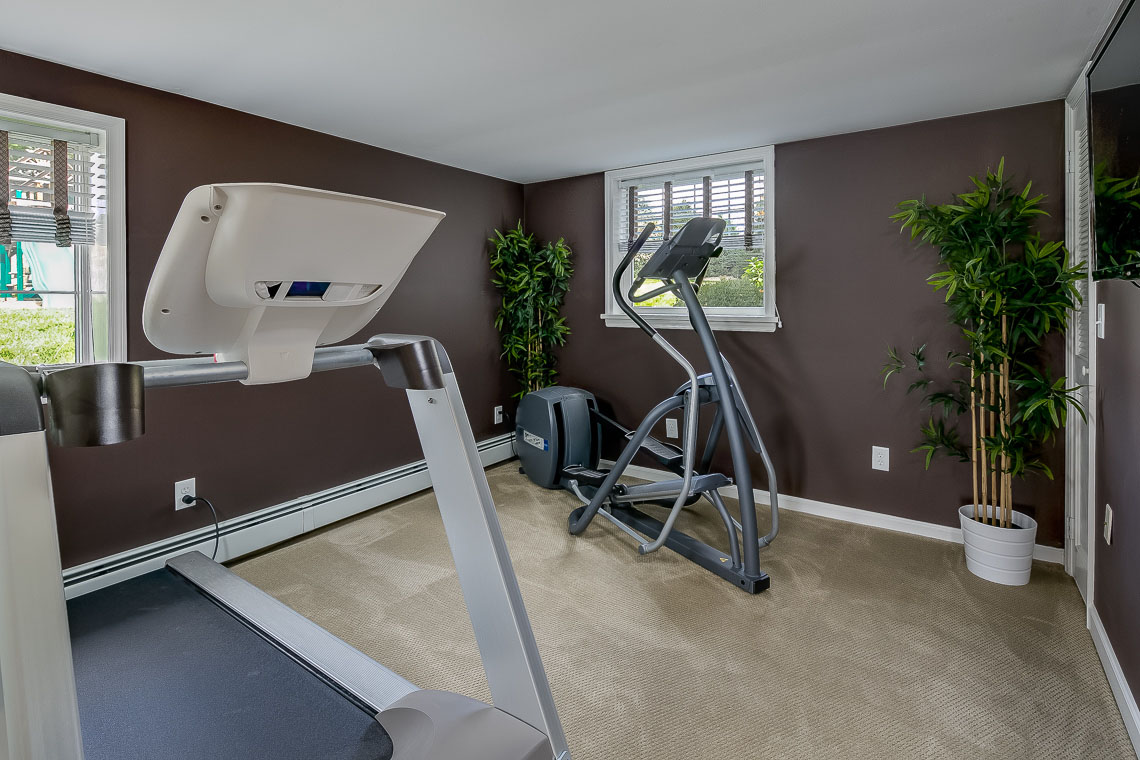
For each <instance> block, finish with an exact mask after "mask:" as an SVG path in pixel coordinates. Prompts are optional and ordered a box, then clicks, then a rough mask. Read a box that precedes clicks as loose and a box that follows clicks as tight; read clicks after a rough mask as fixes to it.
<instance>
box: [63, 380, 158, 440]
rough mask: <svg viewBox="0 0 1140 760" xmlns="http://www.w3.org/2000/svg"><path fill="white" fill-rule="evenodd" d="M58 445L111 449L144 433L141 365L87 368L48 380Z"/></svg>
mask: <svg viewBox="0 0 1140 760" xmlns="http://www.w3.org/2000/svg"><path fill="white" fill-rule="evenodd" d="M44 394H45V395H46V396H47V399H48V415H49V419H50V421H51V424H50V425H49V426H48V427H49V429H50V433H49V435H50V436H51V440H52V442H53V443H55V444H56V445H57V446H109V445H111V444H114V443H122V442H124V441H130V440H134V439H135V438H138V437H139V436H141V435H142V434H143V432H144V431H145V425H144V419H143V368H142V367H141V366H139V365H137V364H126V363H121V364H120V363H107V364H84V365H79V366H73V367H67V368H65V369H59V370H52V371H49V372H46V373H45V376H44Z"/></svg>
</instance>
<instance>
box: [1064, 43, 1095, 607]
mask: <svg viewBox="0 0 1140 760" xmlns="http://www.w3.org/2000/svg"><path fill="white" fill-rule="evenodd" d="M1090 67H1091V64H1090V65H1086V66H1085V68H1084V70H1083V71H1082V72H1081V75H1080V76H1079V77H1078V78H1077V81H1076V82H1075V83H1074V84H1073V87H1072V89H1071V90H1070V92H1069V95H1068V97H1067V98H1066V99H1065V155H1066V173H1065V243H1066V246H1067V247H1068V248H1069V250H1070V251H1075V250H1076V248H1077V244H1078V240H1077V236H1078V234H1079V233H1080V231H1079V230H1078V219H1079V216H1078V208H1077V204H1078V202H1079V193H1078V191H1077V190H1078V182H1079V181H1080V180H1082V179H1083V178H1082V173H1085V175H1086V176H1087V174H1088V173H1089V165H1088V163H1087V162H1082V161H1081V160H1080V158H1079V154H1078V151H1077V146H1076V126H1075V123H1076V121H1077V115H1076V110H1075V108H1085V109H1087V108H1088V97H1089V93H1088V73H1089V68H1090ZM1086 128H1087V129H1088V128H1091V124H1086ZM1090 150H1091V148H1090ZM1087 181H1089V182H1091V181H1092V178H1091V177H1088V179H1087ZM1090 203H1091V191H1090ZM1089 224H1090V227H1091V224H1092V223H1091V215H1090V223H1089ZM1086 234H1088V235H1090V236H1091V234H1092V233H1091V229H1090V230H1088V231H1087V232H1086ZM1089 242H1090V244H1089V248H1088V251H1089V253H1088V257H1089V264H1090V267H1089V272H1088V274H1087V281H1086V282H1087V291H1086V293H1087V294H1086V300H1087V303H1088V314H1089V319H1088V320H1087V323H1086V324H1085V325H1084V328H1085V329H1086V330H1087V331H1088V334H1087V335H1086V340H1087V345H1088V376H1087V377H1080V376H1079V375H1078V372H1077V368H1076V364H1077V359H1076V356H1075V352H1074V344H1075V338H1074V334H1073V330H1076V329H1080V327H1081V325H1080V323H1079V321H1078V320H1073V322H1072V323H1071V324H1070V328H1069V335H1068V336H1066V340H1065V370H1066V375H1067V376H1068V377H1070V378H1073V379H1074V380H1076V381H1077V382H1082V383H1084V384H1086V385H1087V386H1088V394H1087V396H1086V398H1087V409H1086V410H1085V411H1086V414H1087V415H1088V425H1087V427H1088V433H1087V435H1088V438H1089V442H1088V456H1087V459H1086V460H1085V461H1078V459H1079V458H1080V454H1079V448H1078V447H1077V446H1076V445H1075V439H1076V436H1077V434H1078V432H1077V431H1078V429H1077V428H1076V427H1074V426H1073V425H1072V424H1070V425H1069V426H1067V427H1066V431H1065V451H1066V455H1065V464H1066V466H1065V476H1066V477H1065V570H1066V571H1067V572H1068V573H1069V574H1070V575H1072V574H1073V572H1074V571H1073V553H1074V551H1075V535H1074V529H1075V527H1076V514H1075V510H1076V505H1077V504H1078V501H1079V499H1080V494H1078V493H1077V489H1078V488H1080V479H1077V478H1072V477H1070V475H1071V474H1072V472H1073V468H1074V467H1075V466H1080V467H1083V469H1084V470H1085V472H1086V473H1087V492H1086V493H1085V494H1084V498H1085V499H1087V505H1088V514H1087V516H1086V519H1085V521H1084V525H1081V526H1080V528H1081V529H1082V533H1084V534H1085V535H1084V537H1083V538H1084V543H1085V549H1086V551H1087V553H1088V560H1087V561H1088V568H1087V571H1086V582H1085V588H1084V589H1081V591H1082V592H1083V596H1084V598H1085V604H1086V608H1087V609H1088V610H1092V608H1093V592H1094V589H1095V587H1096V584H1095V583H1094V575H1095V568H1096V557H1095V552H1096V527H1095V523H1096V433H1097V415H1096V412H1097V410H1096V387H1097V377H1096V375H1097V368H1096V364H1097V362H1096V354H1097V351H1096V349H1097V320H1096V315H1097V293H1096V281H1095V280H1093V278H1092V266H1093V265H1094V264H1095V261H1096V253H1095V251H1094V250H1093V246H1092V245H1091V243H1092V242H1094V241H1091V240H1090V241H1089ZM1070 419H1071V420H1073V419H1079V417H1077V416H1076V415H1072V416H1070Z"/></svg>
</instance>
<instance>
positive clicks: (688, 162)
mask: <svg viewBox="0 0 1140 760" xmlns="http://www.w3.org/2000/svg"><path fill="white" fill-rule="evenodd" d="M757 162H762V164H763V166H764V193H765V198H764V202H765V204H766V213H765V225H766V226H765V228H764V292H765V305H764V307H763V308H756V309H751V308H747V307H721V308H708V309H705V314H706V316H707V317H708V320H709V325H710V326H711V327H712V328H713V329H714V330H737V331H745V332H774V331H775V330H776V327H777V326H779V325H780V316H779V314H780V313H779V310H778V309H777V308H776V276H775V275H776V234H775V224H774V223H773V222H774V219H775V213H774V212H775V207H776V203H775V199H776V193H775V187H776V148H775V146H774V145H765V146H763V147H760V148H748V149H746V150H734V151H731V152H728V153H717V154H714V155H709V156H698V157H696V158H683V159H679V160H676V161H663V162H661V163H656V164H643V165H641V166H631V167H628V168H625V169H615V170H613V171H608V172H606V179H605V182H606V187H605V203H606V231H605V234H606V248H605V250H606V279H605V294H606V299H605V304H606V311H605V313H604V314H602V315H601V318H602V319H603V320H605V323H606V326H607V327H636V326H637V325H636V324H635V323H634V321H633V320H632V319H630V318H629V317H628V316H626V314H625V313H624V312H622V311H621V309H620V308H619V307H618V304H617V303H616V302H615V301H614V294H613V291H612V289H611V286H610V283H611V281H612V280H613V275H614V270H615V268H616V267H617V265H618V263H619V262H620V261H621V259H622V257H623V256H625V253H626V251H625V250H624V249H623V248H622V247H621V246H619V245H618V244H617V241H616V240H615V237H614V236H615V235H616V234H617V230H618V229H619V226H620V224H621V205H620V204H621V202H622V198H621V184H622V182H626V181H629V180H634V179H643V178H652V177H659V176H661V175H668V174H679V173H682V172H686V173H691V172H694V171H702V170H714V169H718V168H720V167H723V166H730V165H732V164H745V163H757ZM632 278H633V273H632V272H627V273H626V277H625V282H623V283H622V292H623V293H625V292H626V291H627V290H628V289H629V285H630V284H631V283H632V281H633V279H632ZM634 308H636V309H637V313H638V316H640V317H642V318H643V319H645V321H646V322H648V323H649V324H650V325H652V326H653V327H655V328H657V329H658V330H691V329H692V325H691V324H690V323H689V317H688V315H687V313H686V311H685V309H683V308H681V307H662V306H650V307H637V306H635V307H634ZM733 312H737V313H733Z"/></svg>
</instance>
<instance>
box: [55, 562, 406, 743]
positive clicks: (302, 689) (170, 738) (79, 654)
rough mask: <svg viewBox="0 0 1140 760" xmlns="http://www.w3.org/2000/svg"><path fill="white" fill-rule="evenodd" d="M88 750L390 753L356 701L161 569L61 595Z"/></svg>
mask: <svg viewBox="0 0 1140 760" xmlns="http://www.w3.org/2000/svg"><path fill="white" fill-rule="evenodd" d="M67 614H68V618H69V621H70V625H71V644H72V654H73V657H74V660H75V679H76V686H77V689H78V692H79V719H80V723H81V726H82V730H83V749H84V753H85V755H86V760H179V759H181V758H227V760H254V759H256V760H265V759H268V758H272V759H273V760H316V759H317V758H320V759H321V760H326V759H327V760H342V759H343V760H390V758H391V756H392V742H391V740H390V739H389V738H388V734H387V733H385V731H384V729H383V728H381V727H380V724H378V723H377V722H376V721H375V719H374V718H373V717H372V715H371V714H369V713H368V712H366V711H365V709H364V708H363V706H361V705H358V704H357V703H356V702H354V701H352V700H350V699H348V698H347V697H346V696H344V695H343V694H342V693H341V692H340V691H338V690H336V689H335V688H333V687H332V686H330V685H329V684H328V683H326V682H325V681H324V680H322V679H321V678H320V677H318V676H317V675H315V674H313V673H311V672H310V671H308V670H306V669H305V668H304V667H303V666H302V665H300V664H299V663H298V662H296V661H295V660H293V659H292V658H291V657H289V656H288V655H286V654H285V653H284V652H282V651H281V650H279V649H277V648H276V647H275V646H273V645H272V644H270V643H269V642H268V641H266V640H265V639H263V638H262V637H261V636H260V635H258V634H257V633H255V632H254V631H252V630H250V629H249V628H247V627H246V626H245V625H244V624H242V623H241V622H240V621H239V620H237V619H236V618H234V617H233V616H232V615H230V614H229V613H228V612H226V611H225V610H223V609H222V608H220V607H218V606H217V605H216V604H214V603H213V602H211V601H210V600H209V599H208V598H207V597H206V596H205V595H203V594H202V593H201V592H200V591H198V589H197V588H196V587H195V586H194V585H193V584H191V583H190V582H189V581H187V580H185V579H184V578H182V577H181V576H179V575H177V574H175V573H173V572H171V571H169V570H166V569H163V570H156V571H155V572H152V573H148V574H146V575H143V576H140V577H138V578H134V579H131V580H128V581H124V582H122V583H119V584H117V585H115V586H111V587H109V588H105V589H101V590H99V591H95V592H92V593H90V594H87V595H85V596H81V597H78V598H76V599H72V600H71V601H69V602H68V603H67Z"/></svg>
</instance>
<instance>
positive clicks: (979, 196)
mask: <svg viewBox="0 0 1140 760" xmlns="http://www.w3.org/2000/svg"><path fill="white" fill-rule="evenodd" d="M970 179H971V181H972V182H973V183H974V189H973V191H971V192H967V193H961V194H959V195H958V196H956V197H955V199H954V201H953V202H951V203H945V204H941V205H934V204H930V203H928V202H927V201H926V199H925V198H922V199H918V200H908V201H903V202H902V203H900V204H899V208H900V211H899V212H898V213H897V214H895V215H894V216H892V217H891V219H893V220H894V221H896V222H898V223H899V224H900V225H901V227H902V229H903V230H909V232H910V236H911V239H912V240H914V239H921V240H922V241H923V242H924V243H928V244H930V245H932V246H933V247H934V248H935V249H936V250H937V252H938V259H939V262H940V264H941V268H940V270H939V271H937V272H935V273H934V274H932V275H931V276H930V277H929V278H928V280H927V281H928V282H929V283H930V284H931V285H932V286H933V287H934V289H935V290H938V291H945V293H946V304H947V306H948V307H949V309H950V320H951V322H953V323H954V324H955V325H956V326H957V327H958V328H959V329H960V330H961V334H962V337H963V338H964V339H965V344H966V347H967V348H966V351H965V352H951V353H950V354H949V355H948V361H949V362H950V365H951V367H954V368H958V369H959V370H960V371H961V372H962V374H963V375H964V377H959V378H958V379H956V380H954V381H953V383H952V384H951V385H950V386H949V387H945V388H939V389H934V390H931V386H932V384H933V383H934V381H933V380H932V379H931V378H929V377H928V376H927V375H926V370H925V365H926V359H925V346H923V347H922V348H919V349H916V350H914V351H912V352H911V354H910V355H911V357H912V359H913V368H914V371H915V372H916V373H917V375H918V377H917V379H916V380H915V381H914V382H912V383H911V384H910V388H909V390H908V392H909V391H913V390H920V391H922V392H923V393H924V394H925V400H926V403H927V404H928V405H929V406H930V407H931V417H930V421H929V422H928V423H927V425H926V426H924V427H923V428H922V442H921V444H920V445H919V446H918V447H917V448H916V449H915V451H916V452H921V453H924V454H925V455H926V466H927V467H929V466H930V460H931V457H932V456H933V455H934V454H935V453H936V452H944V453H948V454H951V455H953V456H956V457H958V458H959V459H961V460H963V461H968V462H970V464H971V469H972V480H973V492H974V512H973V516H974V519H975V520H981V521H984V522H989V523H992V524H995V525H1000V526H1002V527H1010V525H1011V521H1012V517H1013V491H1012V480H1013V478H1014V477H1022V476H1024V475H1026V474H1027V473H1029V472H1034V471H1036V472H1042V473H1044V474H1045V475H1047V476H1048V477H1050V478H1051V477H1052V473H1051V472H1050V470H1049V467H1048V466H1047V465H1046V463H1045V462H1044V460H1043V459H1042V456H1041V454H1042V449H1043V446H1044V445H1045V444H1046V443H1047V442H1048V441H1049V440H1050V439H1052V438H1053V437H1054V435H1055V434H1056V431H1057V430H1059V429H1061V428H1063V427H1064V424H1065V418H1066V412H1067V410H1068V408H1069V407H1070V406H1072V407H1074V408H1076V409H1077V410H1078V411H1079V412H1080V413H1081V414H1082V415H1083V414H1084V411H1083V409H1081V407H1080V403H1079V401H1078V399H1077V398H1076V396H1075V393H1076V391H1077V390H1078V389H1077V388H1075V387H1068V386H1067V381H1066V378H1064V377H1060V378H1053V377H1052V376H1051V374H1050V370H1049V367H1048V365H1047V362H1046V359H1045V356H1044V353H1043V351H1042V349H1043V346H1044V345H1045V342H1046V340H1047V338H1048V337H1049V336H1050V335H1054V334H1057V333H1063V332H1064V330H1065V327H1066V325H1067V323H1068V319H1069V315H1070V314H1071V313H1072V310H1073V309H1074V308H1075V307H1076V306H1077V304H1079V302H1080V295H1079V292H1078V290H1077V288H1076V283H1077V281H1078V280H1080V279H1082V278H1083V277H1085V272H1086V268H1085V265H1084V264H1076V265H1074V264H1072V263H1071V262H1070V261H1069V253H1068V251H1067V250H1066V249H1065V247H1064V245H1063V244H1062V243H1061V242H1060V241H1052V242H1043V241H1042V240H1041V236H1040V234H1039V233H1038V232H1036V231H1035V230H1034V229H1033V227H1034V221H1035V220H1036V219H1037V217H1039V216H1042V215H1045V214H1046V212H1045V211H1044V210H1043V209H1042V208H1041V207H1040V204H1041V201H1042V199H1043V198H1044V196H1043V195H1035V196H1030V189H1031V187H1032V184H1033V183H1032V182H1030V183H1028V184H1026V185H1025V187H1024V189H1022V190H1020V191H1018V190H1016V189H1015V188H1014V187H1013V186H1012V185H1011V183H1010V181H1009V180H1007V179H1006V178H1005V160H1004V159H1002V161H1001V163H999V164H998V168H997V171H996V172H992V171H987V172H986V175H985V178H984V179H978V178H976V177H971V178H970ZM908 363H909V362H908V361H907V360H906V359H905V358H903V357H902V356H900V354H899V353H898V352H897V351H896V350H895V349H890V350H889V353H888V362H887V364H886V366H884V367H883V375H884V377H883V383H884V385H885V384H886V381H887V379H888V378H890V376H891V375H893V374H895V373H897V372H899V371H901V370H903V369H904V368H906V366H907V365H908ZM962 415H966V416H968V417H969V423H968V425H969V436H970V437H969V442H968V443H967V442H966V441H965V440H963V438H964V435H965V423H963V422H962V421H961V419H960V418H961V416H962ZM960 423H961V430H960V427H959V425H960ZM987 505H989V506H992V507H993V509H988V508H987Z"/></svg>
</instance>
